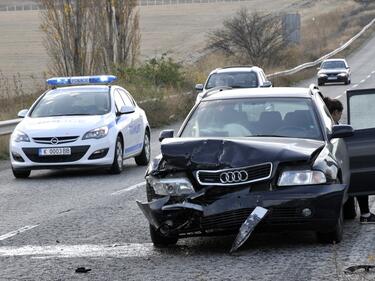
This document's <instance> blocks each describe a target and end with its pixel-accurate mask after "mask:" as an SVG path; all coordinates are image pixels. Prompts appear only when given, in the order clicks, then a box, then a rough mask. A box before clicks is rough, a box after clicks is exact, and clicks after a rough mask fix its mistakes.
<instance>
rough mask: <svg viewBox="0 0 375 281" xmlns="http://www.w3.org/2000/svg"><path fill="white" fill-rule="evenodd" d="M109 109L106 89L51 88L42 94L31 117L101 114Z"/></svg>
mask: <svg viewBox="0 0 375 281" xmlns="http://www.w3.org/2000/svg"><path fill="white" fill-rule="evenodd" d="M109 111H110V99H109V91H108V89H106V90H104V89H103V90H98V89H94V90H93V89H91V90H71V91H70V90H66V89H56V90H51V91H49V92H48V93H46V94H45V95H44V97H43V98H42V99H41V100H40V101H39V102H38V104H37V105H36V106H35V107H34V109H33V110H32V113H31V115H30V116H31V117H51V116H70V115H103V114H106V113H108V112H109Z"/></svg>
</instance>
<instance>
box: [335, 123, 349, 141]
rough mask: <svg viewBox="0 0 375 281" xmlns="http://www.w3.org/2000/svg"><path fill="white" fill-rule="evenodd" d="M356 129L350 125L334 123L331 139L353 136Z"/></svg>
mask: <svg viewBox="0 0 375 281" xmlns="http://www.w3.org/2000/svg"><path fill="white" fill-rule="evenodd" d="M353 134H354V129H353V127H352V126H350V125H333V127H332V134H331V139H336V138H346V137H351V136H352V135H353Z"/></svg>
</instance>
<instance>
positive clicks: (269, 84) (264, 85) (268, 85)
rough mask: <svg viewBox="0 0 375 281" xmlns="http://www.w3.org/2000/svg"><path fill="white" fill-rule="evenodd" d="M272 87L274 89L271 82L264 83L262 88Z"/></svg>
mask: <svg viewBox="0 0 375 281" xmlns="http://www.w3.org/2000/svg"><path fill="white" fill-rule="evenodd" d="M270 87H272V83H271V81H264V83H263V85H262V86H261V88H270Z"/></svg>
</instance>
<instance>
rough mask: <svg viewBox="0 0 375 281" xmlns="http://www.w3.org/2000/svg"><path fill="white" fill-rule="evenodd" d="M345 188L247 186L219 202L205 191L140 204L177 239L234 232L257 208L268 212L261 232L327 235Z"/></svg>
mask: <svg viewBox="0 0 375 281" xmlns="http://www.w3.org/2000/svg"><path fill="white" fill-rule="evenodd" d="M211 188H218V187H211ZM346 190H347V188H346V185H343V184H327V185H311V186H296V187H288V188H282V189H281V188H279V189H277V190H273V191H263V192H251V191H250V189H249V188H243V189H241V190H237V191H234V192H230V193H226V194H222V195H220V196H217V197H216V198H206V194H205V192H204V191H203V192H202V191H200V192H199V193H197V194H193V195H190V196H189V197H187V198H185V199H183V200H182V199H181V200H180V201H178V200H176V198H172V197H169V196H166V197H163V198H160V199H154V200H152V201H151V202H147V203H141V202H137V203H138V206H139V207H140V208H141V210H142V212H143V213H144V214H145V216H146V218H147V219H148V221H149V223H150V224H151V225H153V226H154V227H155V228H157V229H162V230H163V232H164V233H165V234H168V235H178V236H179V237H188V236H205V235H215V234H220V233H236V232H238V230H239V228H240V227H241V224H242V223H243V222H244V221H245V220H246V218H247V217H248V216H249V214H250V213H251V212H252V211H253V210H254V209H255V208H256V207H257V206H260V207H263V208H266V209H268V210H269V213H268V215H267V216H266V217H265V219H264V220H263V221H262V222H261V223H260V224H259V228H260V229H263V230H292V231H294V230H312V231H324V232H327V231H330V230H332V229H334V227H335V226H336V223H337V221H338V218H339V215H340V211H341V209H342V206H343V203H344V202H345V200H346V196H347V195H346Z"/></svg>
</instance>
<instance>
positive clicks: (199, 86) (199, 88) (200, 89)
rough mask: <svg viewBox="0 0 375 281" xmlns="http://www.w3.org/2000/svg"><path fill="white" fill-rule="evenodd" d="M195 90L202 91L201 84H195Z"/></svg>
mask: <svg viewBox="0 0 375 281" xmlns="http://www.w3.org/2000/svg"><path fill="white" fill-rule="evenodd" d="M195 90H196V91H197V92H202V91H203V84H197V85H195Z"/></svg>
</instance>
